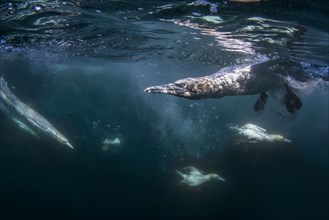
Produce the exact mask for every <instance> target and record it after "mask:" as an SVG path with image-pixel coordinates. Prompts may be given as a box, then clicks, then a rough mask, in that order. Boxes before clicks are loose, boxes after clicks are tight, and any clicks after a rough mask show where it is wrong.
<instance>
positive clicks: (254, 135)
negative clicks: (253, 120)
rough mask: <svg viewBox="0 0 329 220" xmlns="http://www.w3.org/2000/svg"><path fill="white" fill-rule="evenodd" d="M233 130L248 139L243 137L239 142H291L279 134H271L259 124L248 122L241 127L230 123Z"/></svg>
mask: <svg viewBox="0 0 329 220" xmlns="http://www.w3.org/2000/svg"><path fill="white" fill-rule="evenodd" d="M228 127H229V128H230V129H232V130H235V131H237V132H238V133H239V134H240V135H242V136H244V137H245V138H246V139H241V140H239V142H248V143H260V142H268V143H272V142H287V143H291V140H289V139H287V138H285V137H283V136H282V135H279V134H269V133H267V132H266V129H264V128H261V127H259V126H257V125H254V124H250V123H247V124H245V125H243V126H241V127H239V126H236V125H228Z"/></svg>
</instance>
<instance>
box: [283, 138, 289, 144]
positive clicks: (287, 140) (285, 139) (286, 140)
mask: <svg viewBox="0 0 329 220" xmlns="http://www.w3.org/2000/svg"><path fill="white" fill-rule="evenodd" d="M282 142H286V143H291V140H289V139H287V138H283V139H282Z"/></svg>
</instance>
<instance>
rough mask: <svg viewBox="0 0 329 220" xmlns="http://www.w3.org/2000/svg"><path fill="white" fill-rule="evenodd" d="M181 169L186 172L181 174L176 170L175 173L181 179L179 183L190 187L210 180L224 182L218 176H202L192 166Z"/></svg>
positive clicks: (211, 174)
mask: <svg viewBox="0 0 329 220" xmlns="http://www.w3.org/2000/svg"><path fill="white" fill-rule="evenodd" d="M183 169H184V170H186V171H187V173H183V172H180V171H178V170H176V173H177V174H178V175H180V176H181V177H182V180H181V183H183V184H187V185H189V186H192V187H194V186H198V185H201V184H203V183H205V182H209V181H211V180H220V181H225V179H223V178H222V177H220V176H219V175H218V174H215V173H210V174H204V173H203V172H202V171H201V170H199V169H197V168H195V167H193V166H189V167H184V168H183Z"/></svg>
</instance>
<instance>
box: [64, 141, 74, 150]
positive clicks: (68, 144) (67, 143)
mask: <svg viewBox="0 0 329 220" xmlns="http://www.w3.org/2000/svg"><path fill="white" fill-rule="evenodd" d="M64 145H66V146H68V147H70V148H72V149H74V147H73V146H72V144H70V143H69V142H68V141H66V142H65V143H64Z"/></svg>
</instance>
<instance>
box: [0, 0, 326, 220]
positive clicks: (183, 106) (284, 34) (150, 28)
mask: <svg viewBox="0 0 329 220" xmlns="http://www.w3.org/2000/svg"><path fill="white" fill-rule="evenodd" d="M328 50H329V6H328V4H327V3H326V1H321V0H316V1H302V0H292V1H284V0H279V1H272V0H268V1H255V0H254V1H251V0H249V1H248V0H247V1H243V0H235V1H205V0H197V1H156V0H154V1H152V0H149V1H119V0H115V1H114V0H112V1H111V0H109V1H102V0H90V1H87V0H86V1H82V0H75V1H58V0H49V1H42V0H30V1H0V77H3V78H4V79H5V80H6V81H7V82H8V85H9V88H10V89H11V91H12V92H13V93H14V94H15V95H16V96H17V97H18V98H19V99H20V100H21V101H22V102H24V103H26V104H28V105H29V106H30V107H31V108H33V109H35V110H36V111H38V112H39V113H40V114H42V115H43V116H44V117H45V118H47V119H48V120H49V121H50V122H51V123H52V124H53V125H54V126H56V128H57V129H58V130H60V131H61V132H62V133H63V134H65V136H66V137H67V138H68V139H69V140H70V142H71V143H72V145H74V146H75V149H74V150H72V149H67V148H65V147H64V146H62V145H60V144H58V143H56V142H55V143H54V141H52V140H48V139H46V138H40V139H37V138H35V137H33V136H31V135H30V134H29V133H26V132H25V131H24V130H23V129H20V128H19V127H17V126H16V125H15V124H14V123H13V122H12V121H11V120H10V118H8V117H7V116H6V114H4V113H3V112H0V143H1V147H0V174H1V178H0V194H1V196H0V218H1V219H23V218H24V219H39V218H40V219H41V218H42V219H51V218H54V219H111V218H113V219H327V218H328V217H329V216H328V215H329V214H328V212H329V210H328V207H329V204H328V203H329V202H328V198H329V192H328V171H329V169H328V155H329V151H328V148H329V146H328V143H329V142H328V133H329V131H328V120H329V119H328V112H329V107H328V79H329V74H328V70H329V56H328V55H329V54H328V52H329V51H328ZM272 58H282V59H290V60H293V61H294V62H295V63H296V64H298V66H299V67H300V68H299V69H298V70H302V71H296V72H293V71H292V72H291V73H288V74H289V77H288V79H289V80H290V81H289V82H290V85H291V86H292V87H293V88H296V89H298V91H299V92H298V96H299V97H300V98H301V99H302V100H303V107H302V109H301V110H300V111H299V112H298V114H297V115H295V116H292V115H291V114H289V113H287V112H286V111H285V109H284V107H283V106H282V103H281V102H280V100H278V99H275V98H274V99H271V100H269V103H268V104H267V106H266V108H265V111H264V112H261V113H255V112H253V105H254V103H255V101H256V100H257V97H258V95H256V96H236V97H224V98H221V99H204V100H187V99H182V98H178V97H173V96H165V95H152V94H146V93H144V92H143V91H144V89H145V88H146V87H148V86H154V85H159V84H165V83H169V82H174V81H176V80H178V79H181V78H186V77H197V76H205V75H210V74H212V73H214V72H216V71H218V70H219V69H221V68H223V67H227V66H231V65H237V64H252V63H255V62H259V61H264V60H267V59H272ZM292 70H293V68H292ZM264 74H266V71H265V73H264ZM296 79H297V80H296ZM271 95H273V96H274V97H275V96H276V94H271ZM245 123H254V124H258V125H259V126H261V127H264V128H266V129H267V130H268V131H269V132H273V133H278V134H282V135H284V136H285V137H288V138H289V139H290V140H292V143H291V144H286V143H279V144H276V143H273V144H258V145H252V144H239V145H237V144H235V141H236V136H235V135H234V133H232V131H230V130H229V129H228V127H227V125H228V124H238V125H243V124H245ZM109 143H110V144H109ZM186 166H196V167H198V168H200V169H202V170H205V172H213V173H218V174H220V176H222V177H224V178H225V179H226V181H225V182H216V181H214V182H209V183H206V184H204V185H201V186H200V187H196V188H191V187H188V186H184V185H182V184H180V183H179V182H180V177H179V176H178V175H177V174H176V173H175V169H181V168H183V167H186Z"/></svg>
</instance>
